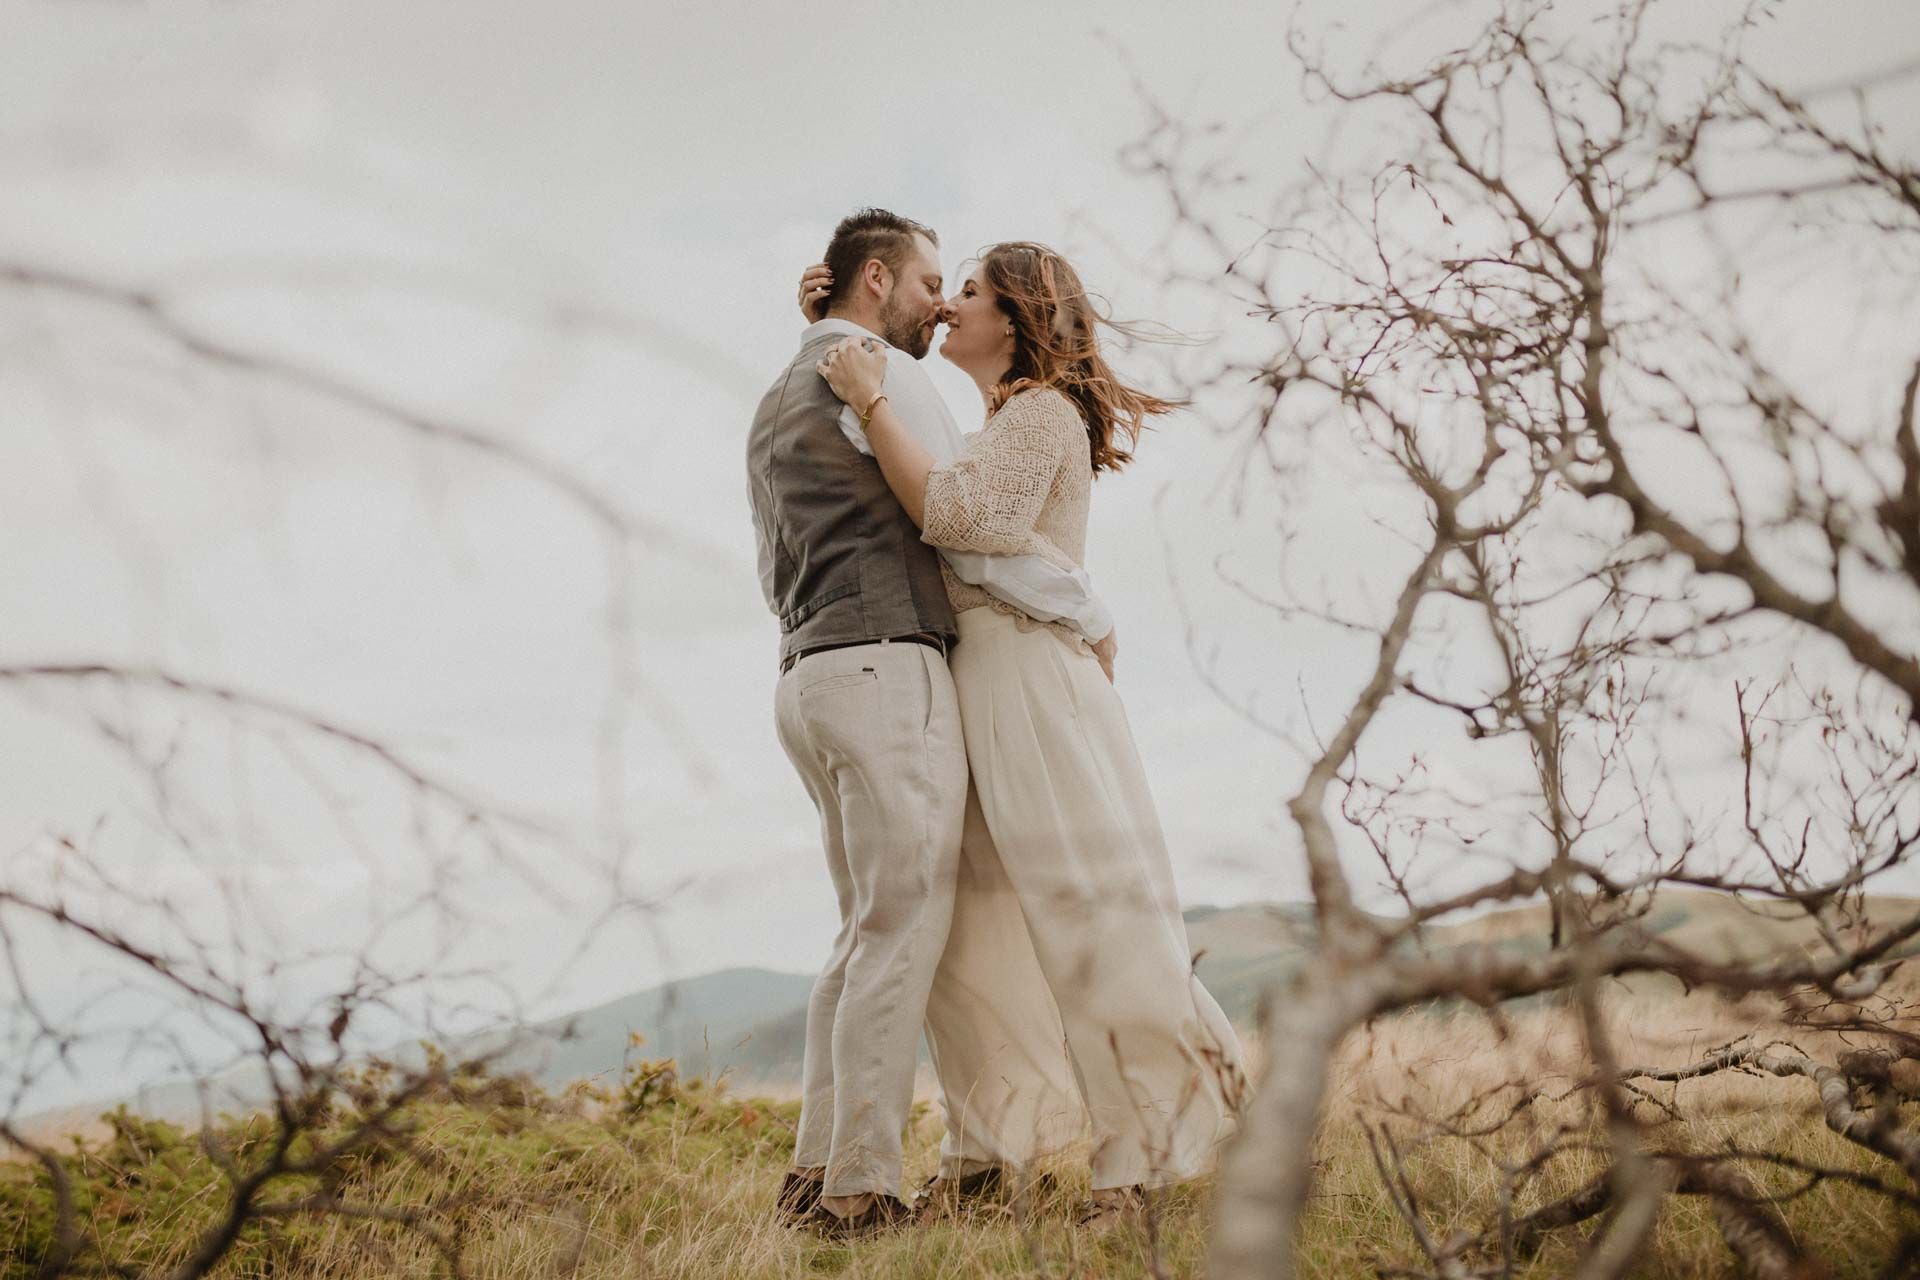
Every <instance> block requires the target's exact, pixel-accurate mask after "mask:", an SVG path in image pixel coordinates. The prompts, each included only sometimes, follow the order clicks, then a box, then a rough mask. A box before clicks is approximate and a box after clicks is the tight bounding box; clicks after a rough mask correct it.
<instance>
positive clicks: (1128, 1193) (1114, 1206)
mask: <svg viewBox="0 0 1920 1280" xmlns="http://www.w3.org/2000/svg"><path fill="white" fill-rule="evenodd" d="M1146 1212H1147V1193H1146V1192H1145V1191H1143V1190H1141V1189H1140V1188H1139V1187H1137V1186H1133V1187H1107V1188H1105V1189H1104V1190H1100V1191H1096V1192H1094V1193H1093V1203H1092V1204H1091V1205H1089V1206H1088V1207H1087V1211H1086V1212H1085V1213H1083V1214H1081V1215H1080V1220H1079V1221H1078V1222H1077V1223H1075V1224H1074V1225H1075V1226H1077V1227H1079V1228H1080V1229H1081V1230H1083V1231H1088V1232H1091V1233H1093V1234H1095V1235H1104V1234H1106V1233H1107V1232H1109V1231H1112V1230H1114V1229H1116V1228H1118V1227H1122V1226H1125V1225H1126V1224H1128V1223H1130V1222H1139V1221H1140V1220H1141V1219H1142V1218H1144V1217H1145V1216H1146Z"/></svg>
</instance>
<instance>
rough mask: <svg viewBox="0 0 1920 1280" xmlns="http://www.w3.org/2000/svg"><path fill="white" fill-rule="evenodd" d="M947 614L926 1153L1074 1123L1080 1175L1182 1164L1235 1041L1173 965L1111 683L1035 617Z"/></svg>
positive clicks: (1031, 1150) (1130, 748)
mask: <svg viewBox="0 0 1920 1280" xmlns="http://www.w3.org/2000/svg"><path fill="white" fill-rule="evenodd" d="M959 625H960V643H959V645H958V646H957V647H956V648H955V650H954V652H953V655H952V658H951V660H950V665H951V668H952V671H953V681H954V688H955V691H956V692H957V693H958V695H959V699H960V717H961V723H962V726H963V728H964V730H965V734H966V744H967V761H968V764H969V766H970V767H971V769H972V772H973V787H974V792H975V794H974V795H973V796H970V797H969V803H968V814H967V835H966V838H965V840H964V842H963V847H962V854H961V872H960V882H959V886H958V889H957V892H956V896H955V904H954V914H953V924H952V929H951V931H950V932H949V934H948V940H947V948H946V951H945V952H944V953H943V955H942V956H941V960H940V967H939V969H938V970H937V972H936V973H935V976H934V987H933V993H932V999H931V1001H930V1003H929V1006H928V1012H927V1029H928V1040H929V1043H930V1045H931V1046H932V1049H933V1055H934V1064H935V1068H936V1070H937V1072H938V1074H939V1077H940V1085H941V1091H942V1096H943V1106H944V1109H945V1113H946V1118H947V1138H946V1142H945V1144H944V1145H943V1147H942V1168H943V1169H944V1170H946V1171H948V1172H961V1171H965V1170H966V1169H968V1168H971V1167H975V1166H977V1165H979V1164H983V1163H1005V1164H1014V1165H1018V1164H1023V1163H1025V1162H1027V1161H1028V1160H1030V1159H1032V1158H1033V1157H1034V1156H1035V1155H1038V1154H1041V1153H1043V1152H1045V1151H1048V1150H1051V1149H1053V1148H1056V1147H1058V1146H1060V1145H1062V1144H1063V1143H1064V1142H1065V1141H1068V1140H1070V1139H1071V1138H1072V1137H1074V1136H1077V1134H1078V1133H1080V1132H1082V1131H1084V1126H1085V1125H1086V1124H1088V1123H1089V1122H1090V1123H1091V1126H1092V1136H1093V1185H1094V1187H1095V1188H1096V1189H1099V1188H1104V1187H1118V1186H1128V1185H1134V1184H1139V1185H1144V1186H1157V1185H1162V1184H1165V1183H1169V1182H1178V1181H1181V1180H1183V1179H1186V1178H1190V1177H1193V1176H1194V1175H1196V1174H1199V1173H1202V1172H1204V1171H1205V1170H1206V1169H1207V1167H1208V1166H1209V1164H1210V1163H1211V1160H1212V1157H1213V1153H1214V1150H1215V1147H1216V1146H1217V1144H1218V1143H1219V1141H1220V1140H1221V1139H1222V1138H1223V1137H1225V1136H1226V1134H1227V1133H1228V1132H1229V1131H1230V1129H1231V1126H1232V1123H1233V1109H1234V1106H1235V1105H1237V1103H1238V1101H1239V1100H1240V1099H1241V1097H1243V1096H1244V1090H1245V1077H1244V1074H1243V1071H1242V1066H1241V1053H1240V1043H1239V1040H1238V1038H1237V1037H1236V1036H1235V1034H1234V1030H1233V1027H1232V1025H1231V1024H1230V1023H1229V1022H1228V1021H1227V1018H1226V1015H1224V1014H1223V1013H1222V1012H1221V1011H1220V1006H1219V1005H1218V1004H1217V1003H1215V1001H1214V999H1213V997H1212V996H1210V995H1209V994H1207V991H1206V989H1205V988H1204V987H1202V986H1201V985H1200V982H1199V980H1198V979H1197V978H1195V977H1194V975H1193V965H1192V957H1191V954H1190V952H1189V950H1188V946H1187V930H1186V924H1185V922H1184V921H1183V920H1182V919H1181V918H1180V905H1179V900H1178V897H1177V896H1176V894H1175V892H1174V887H1173V870H1172V866H1171V864H1170V862H1169V861H1168V857H1167V846H1166V840H1165V837H1164V836H1163V835H1162V833H1161V830H1160V821H1159V817H1158V816H1157V814H1156V813H1155V811H1154V807H1153V798H1152V795H1151V794H1150V792H1149V789H1148V786H1147V779H1146V774H1145V771H1144V769H1143V768H1142V767H1141V763H1140V757H1139V753H1138V751H1137V750H1136V749H1135V747H1134V743H1133V735H1132V733H1131V731H1130V730H1129V729H1128V726H1127V720H1126V713H1125V711H1124V710H1123V709H1122V707H1121V705H1120V698H1119V695H1118V694H1117V692H1116V691H1115V690H1114V688H1113V686H1112V685H1111V684H1109V683H1108V682H1107V679H1106V676H1105V675H1104V673H1102V671H1101V670H1100V664H1099V662H1098V660H1097V659H1095V658H1094V657H1093V655H1092V654H1091V653H1089V652H1087V651H1086V650H1085V649H1083V648H1078V649H1076V648H1069V647H1068V645H1067V644H1065V643H1064V642H1062V641H1061V639H1060V638H1059V637H1058V636H1056V635H1055V634H1054V633H1052V632H1051V631H1048V630H1044V629H1042V630H1034V631H1022V630H1020V629H1019V627H1018V626H1017V625H1016V623H1015V621H1014V619H1013V618H1011V617H1009V616H1008V615H1005V614H1002V613H999V612H996V611H994V610H992V609H986V608H978V609H968V610H965V611H963V612H962V613H961V614H960V615H959Z"/></svg>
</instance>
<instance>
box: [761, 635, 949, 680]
mask: <svg viewBox="0 0 1920 1280" xmlns="http://www.w3.org/2000/svg"><path fill="white" fill-rule="evenodd" d="M863 644H923V645H926V646H927V648H929V649H938V650H939V651H940V655H941V656H942V657H945V656H946V652H947V642H946V639H945V637H942V636H937V635H935V634H934V633H933V632H931V631H917V632H915V633H914V634H913V635H910V636H886V637H884V638H882V639H879V640H843V641H841V642H840V643H839V644H819V645H815V646H814V647H813V648H811V649H802V650H800V651H799V652H798V653H790V654H788V655H787V656H786V657H784V658H782V659H781V660H780V674H781V675H785V674H787V672H789V671H791V670H793V665H794V664H795V663H796V662H798V661H800V659H802V658H811V657H812V656H813V655H814V654H816V653H827V652H829V651H831V650H834V649H851V648H854V647H855V646H856V645H863Z"/></svg>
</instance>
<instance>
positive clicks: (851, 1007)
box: [774, 641, 967, 1196]
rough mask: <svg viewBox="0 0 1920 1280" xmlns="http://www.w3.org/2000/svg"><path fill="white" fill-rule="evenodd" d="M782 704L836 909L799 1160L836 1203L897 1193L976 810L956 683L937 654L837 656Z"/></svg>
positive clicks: (818, 657)
mask: <svg viewBox="0 0 1920 1280" xmlns="http://www.w3.org/2000/svg"><path fill="white" fill-rule="evenodd" d="M774 708H775V716H774V718H775V721H776V723H777V725H778V727H779V733H780V744H781V746H783V747H785V748H786V752H787V756H788V757H789V758H790V759H791V760H792V761H793V766H794V768H795V769H796V770H798V771H799V774H800V778H801V781H802V782H804V783H805V784H806V788H807V793H808V794H809V795H810V796H812V797H813V803H814V807H815V808H817V809H818V810H819V811H820V837H821V842H822V844H824V845H825V847H826V854H827V870H828V872H829V874H830V875H831V876H832V877H833V890H834V894H835V895H836V897H837V898H838V900H839V907H840V932H839V935H838V936H837V937H836V938H835V939H834V944H833V952H832V954H831V956H830V957H829V958H828V960H827V965H826V968H825V969H823V970H822V971H821V973H820V976H819V978H818V979H816V980H815V982H814V984H813V995H812V998H811V999H810V1000H809V1001H808V1004H807V1047H806V1055H805V1060H804V1066H803V1067H802V1069H801V1102H800V1132H799V1135H798V1138H797V1140H796V1143H795V1149H794V1164H795V1166H797V1167H800V1168H812V1167H816V1166H820V1165H825V1166H826V1181H825V1183H824V1184H823V1186H822V1191H823V1193H824V1194H826V1195H829V1196H852V1195H859V1194H861V1193H863V1192H879V1193H884V1194H887V1195H896V1196H897V1195H899V1194H900V1179H901V1149H900V1148H901V1131H902V1130H903V1128H904V1127H905V1125H906V1122H907V1116H908V1112H909V1109H910V1108H911V1107H912V1105H913V1077H914V1067H915V1059H916V1057H917V1050H918V1048H919V1043H920V1029H921V1024H922V1022H923V1021H924V1019H925V1017H926V1011H927V993H928V990H929V989H930V988H931V986H932V984H933V973H934V969H935V967H936V966H937V965H938V964H939V962H940V953H941V951H942V949H943V948H944V947H945V946H946V941H947V926H948V921H949V920H950V918H951V916H952V914H953V884H954V876H955V872H956V868H957V863H958V861H959V856H960V831H961V822H962V816H963V814H964V812H965V807H966V794H967V759H966V753H965V751H964V749H963V747H962V744H961V736H960V713H959V707H958V705H957V703H956V701H955V698H954V690H953V678H952V676H951V675H949V673H948V670H947V663H946V660H945V659H944V658H942V657H941V656H940V651H939V650H938V649H932V648H929V647H927V646H925V645H919V644H909V643H902V642H899V641H893V642H881V643H877V644H868V645H856V646H852V647H849V648H845V649H830V650H828V651H826V652H824V653H816V654H811V655H809V656H807V657H804V658H802V659H800V661H798V662H796V663H795V664H794V665H793V667H792V668H791V669H790V670H788V671H787V672H786V674H784V675H782V676H781V677H780V684H779V688H778V690H777V692H776V693H775V697H774Z"/></svg>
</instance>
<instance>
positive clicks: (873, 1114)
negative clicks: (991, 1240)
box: [747, 209, 1112, 1235]
mask: <svg viewBox="0 0 1920 1280" xmlns="http://www.w3.org/2000/svg"><path fill="white" fill-rule="evenodd" d="M937 245H938V241H937V239H936V237H935V236H934V233H933V232H932V231H931V230H929V229H928V228H926V227H923V226H921V225H920V224H918V223H915V222H912V221H910V220H908V219H906V218H902V217H899V216H897V215H895V214H891V213H888V212H886V211H885V210H880V209H864V210H861V211H860V212H858V213H855V214H853V215H851V216H849V217H848V218H846V219H844V220H843V221H842V222H841V223H840V225H839V226H838V227H837V228H835V230H834V234H833V240H832V242H831V243H830V244H829V245H828V248H827V254H826V262H827V265H828V266H829V267H830V268H831V269H832V273H833V285H832V288H831V292H830V293H829V294H828V296H827V298H826V300H825V301H826V316H825V318H824V319H821V320H819V321H817V322H815V323H813V324H811V325H809V326H808V327H807V328H806V330H805V331H804V332H803V333H802V334H801V339H800V350H799V352H798V353H797V354H796V355H795V356H794V358H793V360H792V362H791V363H790V364H789V365H788V366H787V368H786V369H785V370H784V371H783V372H782V373H781V374H780V375H779V377H777V378H776V379H775V380H774V383H773V385H772V387H770V388H769V389H768V391H767V393H766V395H765V396H764V397H763V398H762V400H761V402H760V407H759V410H758V412H757V413H756V414H755V415H754V420H753V426H752V429H751V430H750V431H749V433H748V437H747V474H748V492H749V498H750V501H751V503H752V507H753V516H754V525H755V529H756V532H757V534H758V550H759V568H760V584H761V589H762V590H763V592H764V593H765V595H766V599H767V604H768V607H769V608H771V609H772V610H773V612H774V614H775V616H776V617H778V618H779V620H780V631H781V642H780V670H781V675H780V680H779V686H778V690H777V692H776V695H775V719H776V722H777V725H778V729H779V735H780V742H781V745H782V746H783V747H784V748H785V749H786V752H787V755H788V758H789V759H791V760H792V761H793V765H794V768H795V770H796V771H797V772H798V773H799V774H800V778H801V780H802V782H803V783H804V784H805V785H806V788H807V792H808V794H809V795H810V796H811V797H812V799H813V802H814V806H815V807H816V808H817V809H818V810H819V812H820V829H821V837H822V841H823V843H824V845H825V847H826V855H827V868H828V871H829V873H830V874H831V875H832V878H833V885H834V891H835V894H836V895H837V898H838V901H839V909H840V932H839V935H838V937H837V938H836V939H835V942H834V947H833V952H832V954H831V956H830V957H829V958H828V961H827V964H826V967H825V968H824V969H823V970H822V972H821V974H820V977H819V979H818V980H817V981H816V982H815V984H814V988H813V994H812V998H811V1000H810V1001H809V1003H808V1009H807V1044H806V1054H805V1061H804V1066H803V1068H802V1095H801V1104H800V1106H801V1109H800V1131H799V1135H798V1138H797V1140H796V1144H795V1150H794V1169H793V1171H792V1172H790V1173H789V1174H788V1175H787V1180H786V1184H785V1185H784V1186H783V1187H782V1190H781V1196H780V1204H781V1208H782V1210H783V1211H785V1212H786V1213H787V1214H788V1215H789V1216H790V1217H793V1218H796V1219H798V1218H810V1220H811V1221H813V1222H814V1223H815V1225H817V1226H820V1227H821V1228H822V1229H824V1230H826V1231H828V1232H829V1233H832V1234H844V1235H859V1234H865V1233H867V1232H870V1231H873V1230H877V1229H880V1228H882V1227H885V1226H888V1225H892V1224H895V1223H899V1222H903V1221H905V1220H906V1219H907V1217H908V1215H909V1214H910V1212H911V1210H910V1209H909V1207H908V1206H907V1205H906V1203H905V1202H904V1201H902V1199H901V1198H900V1180H901V1131H902V1128H903V1127H904V1125H905V1123H906V1120H907V1114H908V1110H909V1108H910V1106H911V1105H912V1098H913V1076H914V1067H915V1058H916V1048H917V1045H918V1041H919V1037H920V1029H921V1024H922V1021H923V1020H924V1018H925V1017H926V1013H927V1001H928V993H929V990H930V988H931V986H932V983H933V978H934V972H935V969H936V967H937V966H938V964H939V960H940V955H941V951H942V949H943V948H944V946H945V944H946V941H947V933H948V928H949V925H950V922H951V919H952V916H953V906H954V882H955V877H956V874H957V869H958V865H959V859H960V847H961V838H962V828H963V821H964V818H965V815H966V813H967V808H968V806H967V763H966V755H965V745H964V743H963V741H962V737H961V728H960V712H959V706H958V703H957V701H956V699H955V696H954V691H953V681H952V677H951V675H950V674H949V673H948V670H947V665H946V651H947V649H948V647H949V646H951V645H952V643H953V642H954V640H955V638H956V635H957V632H956V628H955V625H954V619H953V612H952V610H951V608H950V607H949V606H948V603H947V594H946V589H945V587H944V586H943V585H942V579H941V571H940V564H941V557H944V558H945V560H946V563H947V565H948V566H949V567H950V568H951V569H952V571H953V572H954V573H955V574H956V575H957V576H958V577H960V578H961V579H963V580H964V581H967V582H970V583H974V584H976V585H978V586H981V587H983V588H984V589H986V590H987V591H989V592H991V593H993V594H994V595H996V596H998V597H999V598H1001V599H1003V600H1006V601H1007V602H1008V603H1010V604H1013V605H1015V606H1017V607H1018V608H1020V609H1021V610H1022V611H1024V612H1026V613H1027V614H1029V615H1031V616H1033V617H1035V618H1039V619H1042V620H1044V621H1052V620H1056V619H1058V620H1065V621H1067V622H1069V623H1070V624H1071V625H1072V626H1074V627H1075V629H1077V630H1078V631H1079V632H1080V633H1081V634H1083V635H1084V636H1086V637H1087V639H1088V640H1089V641H1090V642H1101V641H1103V640H1107V638H1108V637H1109V636H1110V634H1111V631H1112V624H1111V621H1110V619H1109V617H1108V615H1107V612H1106V609H1105V607H1104V606H1103V605H1102V604H1101V603H1100V601H1099V600H1098V599H1096V598H1095V597H1094V595H1093V593H1092V590H1091V586H1090V584H1089V583H1088V580H1087V577H1086V574H1085V573H1084V572H1082V571H1080V570H1078V569H1074V568H1071V567H1060V566H1056V565H1053V564H1051V563H1049V562H1048V561H1046V560H1044V559H1042V558H1040V557H1038V556H982V555H977V554H971V553H965V552H947V551H939V552H936V551H935V550H934V549H933V548H932V547H930V546H928V545H927V544H925V543H923V542H922V541H921V540H920V531H919V529H918V528H917V527H915V525H914V523H913V521H912V520H911V519H910V518H909V517H908V516H907V513H906V512H905V511H904V510H903V509H902V508H901V506H900V503H899V502H898V500H896V499H895V498H894V496H893V494H892V492H891V491H890V490H889V489H888V488H887V484H886V481H885V479H884V478H883V477H882V476H881V474H880V468H879V465H878V464H877V463H876V462H875V461H874V460H873V457H872V455H871V451H870V449H869V447H868V445H867V443H866V438H865V436H864V435H863V434H862V432H861V430H860V422H859V415H858V414H857V412H856V411H855V410H854V409H853V408H852V407H850V406H846V405H842V404H841V403H840V401H839V400H838V399H837V398H836V397H835V396H834V394H833V392H832V390H831V388H829V387H828V386H827V384H826V381H825V380H824V379H823V378H821V377H820V375H819V374H818V373H817V372H816V371H815V369H814V365H815V363H816V362H817V361H818V360H819V359H820V357H821V355H822V354H823V353H824V352H825V350H826V348H827V347H828V346H829V345H831V344H832V343H834V342H836V341H838V340H840V339H841V338H844V337H847V336H849V335H852V336H860V337H864V338H868V339H870V340H874V341H880V342H884V343H886V344H887V345H888V347H889V350H888V369H887V379H886V392H887V396H888V399H889V402H890V403H891V404H892V406H893V409H894V412H895V413H896V414H898V415H899V416H900V418H901V420H902V421H903V422H904V423H905V424H906V425H907V427H908V429H909V430H911V431H913V433H914V434H915V436H916V437H917V438H919V439H920V441H921V443H922V444H923V445H924V446H925V447H926V448H927V450H928V451H929V452H930V453H932V454H933V455H934V457H935V459H936V460H937V461H938V462H948V461H951V460H953V459H954V458H955V457H957V456H958V455H959V453H960V451H961V448H962V443H961V439H960V433H959V431H958V429H957V428H956V427H955V426H954V424H953V420H952V417H951V416H950V415H949V414H948V413H947V411H946V407H945V405H944V403H943V402H942V400H941V398H940V395H939V393H938V392H937V391H936V390H935V389H934V387H933V384H932V382H931V380H930V379H928V377H927V375H926V372H925V370H923V369H921V368H920V366H919V365H918V363H917V361H918V360H919V359H920V357H922V356H924V355H925V354H926V352H927V349H928V347H929V345H930V344H931V342H932V340H933V334H934V329H935V327H936V326H937V324H938V322H939V316H940V310H941V306H942V299H941V273H940V264H939V259H938V258H937V257H936V256H935V255H936V252H937ZM816 1202H817V1203H816Z"/></svg>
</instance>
